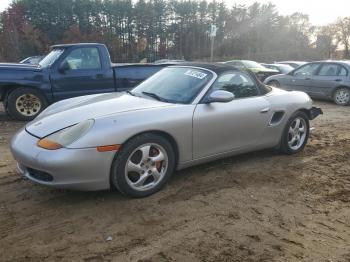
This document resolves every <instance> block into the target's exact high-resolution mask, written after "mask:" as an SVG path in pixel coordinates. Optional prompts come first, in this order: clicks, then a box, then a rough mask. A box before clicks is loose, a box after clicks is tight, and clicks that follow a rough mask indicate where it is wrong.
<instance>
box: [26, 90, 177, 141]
mask: <svg viewBox="0 0 350 262" xmlns="http://www.w3.org/2000/svg"><path fill="white" fill-rule="evenodd" d="M169 106H175V105H174V104H169V103H164V102H159V101H156V100H153V99H151V98H150V99H148V98H143V97H136V96H131V95H129V94H126V93H108V94H99V95H89V96H81V97H76V98H71V99H67V100H62V101H60V102H57V103H55V104H53V105H51V106H50V107H48V108H47V109H46V110H44V111H43V112H42V113H41V114H40V115H39V116H38V117H37V118H36V119H34V120H33V121H32V122H30V123H28V124H27V125H26V130H27V132H29V133H31V134H32V135H34V136H36V137H39V138H42V137H45V136H47V135H50V134H52V133H54V132H56V131H58V130H61V129H63V128H66V127H68V126H71V125H74V124H77V123H79V122H82V121H84V120H87V119H97V118H99V117H104V116H107V115H115V114H120V113H126V112H130V111H137V110H146V109H150V108H161V107H169Z"/></svg>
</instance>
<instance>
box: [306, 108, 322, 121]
mask: <svg viewBox="0 0 350 262" xmlns="http://www.w3.org/2000/svg"><path fill="white" fill-rule="evenodd" d="M319 115H323V111H322V109H321V108H319V107H312V108H311V109H310V110H309V118H310V120H313V119H315V118H316V117H318V116H319Z"/></svg>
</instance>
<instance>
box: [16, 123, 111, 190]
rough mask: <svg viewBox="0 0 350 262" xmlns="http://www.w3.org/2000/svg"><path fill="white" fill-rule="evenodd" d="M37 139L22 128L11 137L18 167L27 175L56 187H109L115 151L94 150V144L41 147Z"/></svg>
mask: <svg viewBox="0 0 350 262" xmlns="http://www.w3.org/2000/svg"><path fill="white" fill-rule="evenodd" d="M37 142H38V138H36V137H34V136H32V135H30V134H29V133H28V132H27V131H25V129H22V130H21V131H20V132H18V133H17V134H16V135H15V136H14V137H13V138H12V141H11V151H12V155H13V156H14V158H15V159H16V160H17V162H18V170H19V172H20V173H21V174H22V175H24V176H25V177H27V178H28V179H30V180H32V181H34V182H36V183H39V184H43V185H47V186H52V187H56V188H66V189H76V190H84V191H91V190H103V189H108V188H110V167H111V165H112V161H113V158H114V155H115V152H98V151H97V150H96V148H83V149H67V148H61V149H58V150H45V149H43V148H40V147H38V146H37V145H36V144H37Z"/></svg>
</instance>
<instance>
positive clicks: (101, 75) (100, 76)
mask: <svg viewBox="0 0 350 262" xmlns="http://www.w3.org/2000/svg"><path fill="white" fill-rule="evenodd" d="M95 77H96V79H102V78H103V74H96V76H95Z"/></svg>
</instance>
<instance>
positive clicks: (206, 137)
mask: <svg viewBox="0 0 350 262" xmlns="http://www.w3.org/2000/svg"><path fill="white" fill-rule="evenodd" d="M215 90H226V91H229V92H232V93H233V94H234V95H235V99H234V100H232V101H231V102H228V103H210V104H207V103H199V104H198V105H197V107H196V109H195V112H194V115H193V156H194V159H198V158H203V157H207V156H211V155H215V154H220V153H225V152H230V151H235V150H240V149H245V148H250V147H254V146H255V147H258V146H259V145H261V144H262V143H264V141H263V140H261V139H260V136H261V134H262V133H263V131H264V130H265V129H266V128H267V126H268V122H269V119H270V118H271V110H270V104H269V102H268V101H267V100H266V99H264V97H263V96H260V94H259V89H258V87H257V85H256V83H255V81H254V80H253V79H252V78H251V77H250V76H249V75H248V74H245V73H243V72H239V71H233V72H229V73H225V74H223V75H221V76H219V77H218V79H217V80H216V81H215V83H214V84H213V86H212V87H211V89H210V90H209V92H208V94H207V95H209V94H210V93H211V92H213V91H215Z"/></svg>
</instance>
